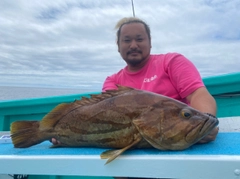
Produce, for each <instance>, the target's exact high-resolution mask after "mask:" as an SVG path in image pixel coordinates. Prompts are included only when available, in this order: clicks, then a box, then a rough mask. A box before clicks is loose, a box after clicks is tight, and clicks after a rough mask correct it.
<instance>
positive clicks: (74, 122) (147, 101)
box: [11, 86, 218, 161]
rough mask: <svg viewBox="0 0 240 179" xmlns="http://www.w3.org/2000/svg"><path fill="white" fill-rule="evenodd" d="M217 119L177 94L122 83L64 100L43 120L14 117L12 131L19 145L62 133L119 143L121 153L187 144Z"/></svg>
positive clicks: (95, 143) (65, 137)
mask: <svg viewBox="0 0 240 179" xmlns="http://www.w3.org/2000/svg"><path fill="white" fill-rule="evenodd" d="M217 125H218V120H217V118H214V117H212V116H209V115H206V114H203V113H201V112H199V111H197V110H195V109H193V108H191V107H189V106H188V105H186V104H184V103H181V102H179V101H177V100H174V99H172V98H168V97H166V96H162V95H159V94H155V93H152V92H147V91H142V90H136V89H133V88H128V87H122V86H119V87H118V90H109V91H107V92H103V93H102V94H99V95H92V96H91V98H83V99H81V100H76V101H75V102H73V103H69V104H67V103H63V104H60V105H58V106H57V107H56V108H54V109H53V110H52V111H51V112H50V113H48V114H47V115H46V116H45V117H44V118H43V119H42V120H41V121H39V122H38V121H16V122H13V123H12V125H11V133H12V140H13V144H14V146H15V147H20V148H24V147H30V146H32V145H35V144H38V143H41V142H42V141H44V140H49V139H51V138H56V139H57V140H59V141H60V143H61V145H60V146H69V147H84V146H86V147H106V148H119V149H120V152H116V153H117V154H116V155H117V156H118V155H120V154H119V153H122V152H123V151H125V150H127V149H128V148H130V147H139V148H148V147H154V148H157V149H160V150H183V149H186V148H188V147H189V146H191V145H193V144H195V143H196V142H198V141H199V140H201V139H202V138H203V137H204V136H206V135H207V134H209V133H210V132H211V130H212V129H213V128H215V127H216V126H217ZM26 139H27V140H26ZM106 155H107V154H106ZM111 155H112V153H111ZM114 155H115V154H114ZM117 156H113V157H112V158H111V160H113V159H114V158H116V157H117ZM103 158H104V156H103ZM111 160H110V161H111Z"/></svg>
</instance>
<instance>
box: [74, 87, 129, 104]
mask: <svg viewBox="0 0 240 179" xmlns="http://www.w3.org/2000/svg"><path fill="white" fill-rule="evenodd" d="M116 86H117V87H118V89H115V90H107V91H105V92H102V93H100V94H89V95H90V98H87V97H82V98H81V99H80V100H76V101H74V103H76V104H78V105H81V106H84V105H91V104H95V103H97V102H100V101H103V100H105V99H108V98H111V97H114V96H119V95H121V94H123V93H126V92H129V91H132V90H134V88H130V87H126V86H120V85H116Z"/></svg>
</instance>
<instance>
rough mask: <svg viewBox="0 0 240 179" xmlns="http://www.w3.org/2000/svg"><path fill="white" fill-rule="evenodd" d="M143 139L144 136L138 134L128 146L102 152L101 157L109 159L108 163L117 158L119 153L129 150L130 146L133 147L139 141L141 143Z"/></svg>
mask: <svg viewBox="0 0 240 179" xmlns="http://www.w3.org/2000/svg"><path fill="white" fill-rule="evenodd" d="M141 140H142V137H141V135H140V134H138V135H136V137H135V140H134V141H133V142H132V143H131V144H129V145H128V146H126V147H124V148H122V149H117V150H107V151H105V152H103V153H102V154H101V159H108V160H107V162H106V163H105V165H106V164H108V163H110V162H111V161H113V160H114V159H115V158H117V157H118V156H119V155H121V154H122V153H123V152H125V151H126V150H128V149H129V148H131V147H133V146H134V145H136V144H137V143H139V142H140V141H141Z"/></svg>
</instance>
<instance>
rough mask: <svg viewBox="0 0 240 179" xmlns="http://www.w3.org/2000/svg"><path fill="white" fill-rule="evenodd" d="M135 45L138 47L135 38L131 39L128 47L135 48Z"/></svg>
mask: <svg viewBox="0 0 240 179" xmlns="http://www.w3.org/2000/svg"><path fill="white" fill-rule="evenodd" d="M137 47H138V44H137V42H136V40H132V41H131V44H130V48H131V49H135V48H137Z"/></svg>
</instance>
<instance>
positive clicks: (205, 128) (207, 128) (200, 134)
mask: <svg viewBox="0 0 240 179" xmlns="http://www.w3.org/2000/svg"><path fill="white" fill-rule="evenodd" d="M206 116H207V118H206V119H204V122H202V123H199V125H198V126H197V127H195V128H194V129H193V130H192V131H190V132H189V133H188V134H187V135H186V142H188V143H196V142H198V141H199V140H201V139H202V138H204V137H205V136H207V135H208V134H209V133H210V132H211V131H212V130H213V129H214V128H215V127H216V126H217V125H218V124H219V121H218V119H217V118H216V117H213V116H209V115H206ZM194 134H195V135H194ZM193 136H194V137H193Z"/></svg>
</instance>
